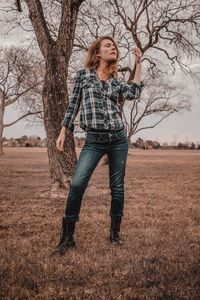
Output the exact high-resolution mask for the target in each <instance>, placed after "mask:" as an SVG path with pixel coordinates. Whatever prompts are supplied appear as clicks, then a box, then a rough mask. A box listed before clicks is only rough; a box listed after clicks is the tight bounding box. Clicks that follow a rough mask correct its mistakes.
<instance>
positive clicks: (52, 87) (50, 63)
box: [43, 46, 76, 187]
mask: <svg viewBox="0 0 200 300" xmlns="http://www.w3.org/2000/svg"><path fill="white" fill-rule="evenodd" d="M66 74H67V64H66V61H65V57H64V56H61V55H60V53H59V50H57V47H54V46H53V47H52V48H51V49H50V50H49V55H48V60H47V63H46V75H45V81H44V88H43V105H44V116H45V117H44V125H45V130H46V135H47V152H48V157H49V164H50V176H51V179H52V183H58V184H59V185H60V186H65V187H68V186H69V183H70V180H71V176H72V173H73V168H74V163H75V161H76V154H75V144H74V139H73V134H72V133H71V134H70V133H67V135H66V142H65V147H64V152H60V151H59V150H58V149H57V148H56V139H57V138H58V135H59V132H60V129H61V121H62V120H63V118H64V114H65V110H66V99H67V100H68V96H67V86H66V81H67V80H66V78H67V75H66Z"/></svg>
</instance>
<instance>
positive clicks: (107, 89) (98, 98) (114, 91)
mask: <svg viewBox="0 0 200 300" xmlns="http://www.w3.org/2000/svg"><path fill="white" fill-rule="evenodd" d="M142 86H143V84H142V83H140V84H136V83H129V84H128V83H126V82H124V81H119V80H117V79H116V78H115V77H113V76H110V77H109V79H108V80H107V81H106V83H105V84H103V83H102V82H101V80H100V79H99V78H98V75H97V72H96V70H95V69H94V68H93V69H91V70H89V69H83V70H79V71H78V72H77V73H76V76H75V78H74V85H73V90H72V95H71V97H70V100H69V105H68V108H67V111H66V113H65V117H64V120H63V122H62V125H63V126H65V127H67V128H69V129H71V130H72V131H73V130H74V125H73V122H74V120H75V117H76V115H77V113H78V111H79V108H81V111H80V127H81V128H82V129H83V130H84V129H85V128H86V127H89V128H94V129H100V130H113V129H114V130H115V129H120V128H122V127H124V124H123V121H122V119H121V116H120V109H119V102H118V98H119V96H121V95H122V96H123V97H124V99H126V100H133V99H135V98H138V97H139V96H140V93H141V89H142Z"/></svg>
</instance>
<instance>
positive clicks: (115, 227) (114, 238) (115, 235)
mask: <svg viewBox="0 0 200 300" xmlns="http://www.w3.org/2000/svg"><path fill="white" fill-rule="evenodd" d="M121 220H122V217H121V216H117V217H111V226H110V242H111V243H112V244H115V245H123V241H122V240H121V239H120V236H119V232H120V225H121Z"/></svg>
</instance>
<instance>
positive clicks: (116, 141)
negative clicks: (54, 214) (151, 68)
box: [53, 36, 142, 255]
mask: <svg viewBox="0 0 200 300" xmlns="http://www.w3.org/2000/svg"><path fill="white" fill-rule="evenodd" d="M132 51H133V54H134V55H135V60H136V71H135V77H134V79H133V81H132V82H130V83H129V84H127V83H125V82H122V81H119V80H117V76H116V74H117V64H118V59H119V50H118V48H117V45H116V43H115V41H114V40H113V39H112V38H111V37H109V36H104V37H100V38H98V39H97V40H96V41H95V42H94V43H93V44H92V45H91V47H90V48H89V50H88V55H87V59H86V63H85V69H83V70H80V71H78V72H77V74H76V76H75V79H74V87H73V91H72V96H71V98H70V103H69V106H68V109H67V112H66V114H65V118H64V120H63V126H62V129H61V131H60V134H59V137H58V139H57V141H56V146H57V148H58V149H59V150H60V151H63V147H64V141H65V133H66V131H67V130H72V131H73V121H74V119H75V117H76V115H77V113H78V110H79V108H80V106H81V113H80V126H81V127H82V128H83V129H84V130H85V131H86V140H85V144H84V146H83V149H82V151H81V153H80V157H79V159H78V161H77V164H76V167H75V171H74V175H73V178H72V183H71V187H70V190H69V194H68V198H67V204H66V208H65V213H64V217H63V220H62V235H61V240H60V243H59V244H58V246H57V248H56V250H55V251H54V252H53V254H55V255H63V254H64V253H65V252H66V250H67V249H68V248H73V247H75V246H76V244H75V241H74V231H75V224H76V222H77V221H78V220H79V213H80V208H81V202H82V198H83V194H84V192H85V189H86V187H87V185H88V182H89V179H90V177H91V175H92V173H93V171H94V169H95V168H96V166H97V164H98V162H99V161H100V159H101V158H102V157H103V156H104V155H105V154H107V155H108V160H109V180H110V189H111V208H110V217H111V226H110V242H111V243H112V244H116V245H122V244H123V241H122V240H121V238H120V236H119V232H120V224H121V220H122V216H123V208H124V176H125V168H126V160H127V153H128V141H127V134H126V129H125V126H124V124H123V121H122V119H121V116H120V110H119V103H118V99H119V97H120V96H123V98H124V99H127V100H134V99H135V98H138V97H139V96H140V92H141V88H142V83H141V58H142V53H141V51H140V50H139V49H138V48H135V49H133V50H132Z"/></svg>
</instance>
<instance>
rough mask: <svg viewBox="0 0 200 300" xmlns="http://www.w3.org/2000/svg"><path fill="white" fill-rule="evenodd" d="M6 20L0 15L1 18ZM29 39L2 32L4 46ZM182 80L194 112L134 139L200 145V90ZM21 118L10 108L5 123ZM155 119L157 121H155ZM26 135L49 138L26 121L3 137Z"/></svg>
mask: <svg viewBox="0 0 200 300" xmlns="http://www.w3.org/2000/svg"><path fill="white" fill-rule="evenodd" d="M4 18H5V14H4V16H2V12H0V19H1V20H3V19H4ZM27 42H28V38H26V34H24V33H22V32H21V31H20V30H17V31H11V32H9V33H8V34H5V32H4V31H2V32H1V33H0V43H1V46H11V45H16V46H17V45H19V44H20V45H22V44H23V43H24V44H27ZM194 68H196V69H198V70H199V71H200V63H199V64H195V65H194ZM177 76H181V78H177V79H181V81H183V82H184V83H185V87H186V89H188V93H189V95H190V98H191V104H192V106H191V110H190V111H189V112H188V111H186V112H184V113H178V114H173V115H171V116H170V117H169V118H167V119H165V120H164V121H162V122H161V123H160V124H159V125H158V126H156V127H155V128H153V129H147V130H143V131H141V132H138V133H137V134H136V135H134V137H133V140H135V139H137V138H138V137H141V138H143V139H145V140H147V139H148V140H156V141H158V142H160V143H165V142H166V143H178V142H191V141H192V142H195V143H199V144H200V91H199V87H197V86H195V85H194V83H193V82H192V80H190V79H189V78H187V77H186V76H185V77H184V76H183V75H182V74H180V75H177ZM19 115H20V112H19V111H18V110H17V109H16V108H15V107H13V108H11V107H9V109H7V110H6V113H5V121H4V122H5V123H7V122H10V121H13V120H14V119H16V118H17V116H19ZM152 120H153V119H152ZM22 135H27V136H30V135H37V136H40V137H41V138H44V137H45V130H44V127H43V126H42V125H34V126H30V125H28V123H27V122H26V121H25V120H21V121H20V122H18V123H16V124H15V125H14V126H11V127H7V128H5V130H4V134H3V136H5V137H6V138H10V137H16V138H17V137H21V136H22Z"/></svg>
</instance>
